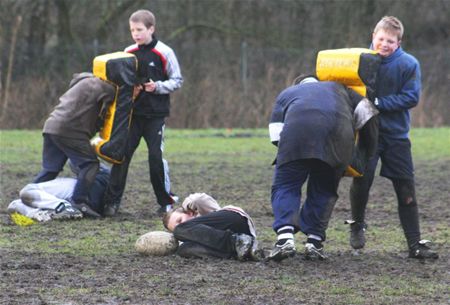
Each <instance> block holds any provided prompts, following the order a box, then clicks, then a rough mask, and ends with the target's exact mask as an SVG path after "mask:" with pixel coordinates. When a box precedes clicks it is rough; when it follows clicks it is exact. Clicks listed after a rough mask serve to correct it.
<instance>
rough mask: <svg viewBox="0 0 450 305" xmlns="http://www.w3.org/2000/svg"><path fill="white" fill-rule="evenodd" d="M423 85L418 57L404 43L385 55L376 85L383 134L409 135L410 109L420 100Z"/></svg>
mask: <svg viewBox="0 0 450 305" xmlns="http://www.w3.org/2000/svg"><path fill="white" fill-rule="evenodd" d="M420 89H421V84H420V65H419V62H418V61H417V59H416V58H414V57H413V56H412V55H410V54H408V53H406V52H405V51H403V49H402V48H401V47H399V48H398V49H397V50H396V51H395V52H394V53H392V54H391V55H389V56H388V57H383V59H382V61H381V65H380V67H379V70H378V80H377V88H376V95H377V98H378V105H377V108H378V110H379V111H380V114H379V120H380V136H387V137H390V138H395V139H403V138H407V137H408V132H409V127H410V120H411V119H410V114H409V109H411V108H413V107H415V106H416V105H417V103H418V102H419V97H420Z"/></svg>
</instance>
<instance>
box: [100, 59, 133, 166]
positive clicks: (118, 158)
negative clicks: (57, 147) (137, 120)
mask: <svg viewBox="0 0 450 305" xmlns="http://www.w3.org/2000/svg"><path fill="white" fill-rule="evenodd" d="M136 71H137V59H136V57H135V56H134V55H133V54H130V53H126V52H115V53H110V54H105V55H100V56H97V57H95V58H94V62H93V74H94V75H95V76H96V77H98V78H100V79H102V80H104V81H107V82H109V83H111V84H113V85H114V86H115V87H116V95H115V99H114V101H113V102H112V103H111V104H110V105H109V106H108V108H107V109H106V114H105V117H104V121H103V123H102V126H101V128H100V132H99V137H97V138H95V139H94V140H93V141H92V144H93V146H94V148H95V151H96V153H97V155H98V156H99V157H101V158H102V159H104V160H106V161H108V162H111V163H116V164H120V163H122V161H123V158H124V156H125V151H126V148H127V141H128V131H129V127H130V122H131V114H132V108H133V107H132V106H133V86H134V84H135V83H136Z"/></svg>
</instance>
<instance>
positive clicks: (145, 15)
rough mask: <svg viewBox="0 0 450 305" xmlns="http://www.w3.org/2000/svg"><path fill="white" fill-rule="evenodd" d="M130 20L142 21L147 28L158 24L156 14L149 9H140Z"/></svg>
mask: <svg viewBox="0 0 450 305" xmlns="http://www.w3.org/2000/svg"><path fill="white" fill-rule="evenodd" d="M129 21H130V22H142V23H143V24H144V25H145V27H146V28H147V29H149V28H150V27H151V26H155V25H156V19H155V15H153V13H152V12H150V11H149V10H138V11H136V12H134V13H133V14H131V16H130V19H129Z"/></svg>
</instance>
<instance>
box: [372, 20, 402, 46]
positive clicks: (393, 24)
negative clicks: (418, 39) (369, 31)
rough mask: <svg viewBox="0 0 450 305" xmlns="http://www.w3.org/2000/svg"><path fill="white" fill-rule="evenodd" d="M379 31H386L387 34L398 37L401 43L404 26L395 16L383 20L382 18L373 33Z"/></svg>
mask: <svg viewBox="0 0 450 305" xmlns="http://www.w3.org/2000/svg"><path fill="white" fill-rule="evenodd" d="M379 30H384V31H386V32H387V33H390V34H393V35H397V38H398V40H399V41H400V40H402V38H403V31H404V29H403V24H402V22H401V21H400V20H398V18H396V17H394V16H384V17H383V18H381V20H380V21H378V23H377V25H376V26H375V29H374V30H373V32H374V33H376V32H378V31H379Z"/></svg>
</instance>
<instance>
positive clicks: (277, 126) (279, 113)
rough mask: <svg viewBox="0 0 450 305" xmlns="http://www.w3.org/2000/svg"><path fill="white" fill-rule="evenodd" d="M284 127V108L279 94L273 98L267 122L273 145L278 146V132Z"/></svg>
mask: <svg viewBox="0 0 450 305" xmlns="http://www.w3.org/2000/svg"><path fill="white" fill-rule="evenodd" d="M283 127H284V109H283V106H282V98H281V95H279V96H278V97H277V99H276V100H275V104H274V105H273V109H272V115H271V116H270V123H269V136H270V141H271V142H272V144H273V145H275V146H278V142H279V141H280V134H281V131H283Z"/></svg>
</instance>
